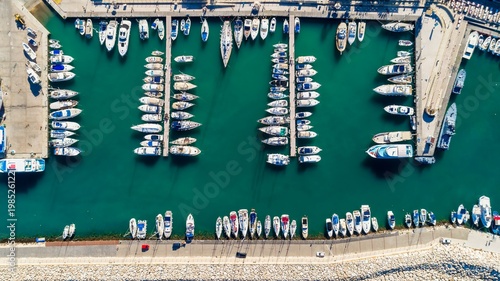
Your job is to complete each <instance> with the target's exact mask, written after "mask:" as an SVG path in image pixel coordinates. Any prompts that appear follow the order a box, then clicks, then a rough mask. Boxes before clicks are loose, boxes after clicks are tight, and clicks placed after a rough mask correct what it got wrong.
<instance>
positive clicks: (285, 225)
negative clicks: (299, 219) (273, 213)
mask: <svg viewBox="0 0 500 281" xmlns="http://www.w3.org/2000/svg"><path fill="white" fill-rule="evenodd" d="M281 232H283V238H285V239H286V238H287V236H288V233H289V232H290V217H289V216H288V215H286V214H284V215H281Z"/></svg>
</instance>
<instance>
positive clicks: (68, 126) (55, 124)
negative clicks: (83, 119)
mask: <svg viewBox="0 0 500 281" xmlns="http://www.w3.org/2000/svg"><path fill="white" fill-rule="evenodd" d="M51 126H52V128H53V129H62V130H70V131H77V130H78V129H80V124H78V123H76V122H71V121H63V122H60V121H52V122H51Z"/></svg>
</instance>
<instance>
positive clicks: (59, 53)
mask: <svg viewBox="0 0 500 281" xmlns="http://www.w3.org/2000/svg"><path fill="white" fill-rule="evenodd" d="M49 55H51V56H62V55H64V51H63V50H58V49H56V50H51V51H49Z"/></svg>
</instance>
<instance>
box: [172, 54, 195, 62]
mask: <svg viewBox="0 0 500 281" xmlns="http://www.w3.org/2000/svg"><path fill="white" fill-rule="evenodd" d="M193 60H194V56H187V55H182V56H177V57H175V58H174V61H175V62H178V63H186V62H193Z"/></svg>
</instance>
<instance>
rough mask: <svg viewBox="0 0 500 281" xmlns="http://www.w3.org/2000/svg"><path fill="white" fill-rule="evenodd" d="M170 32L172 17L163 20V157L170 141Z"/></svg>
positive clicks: (166, 154)
mask: <svg viewBox="0 0 500 281" xmlns="http://www.w3.org/2000/svg"><path fill="white" fill-rule="evenodd" d="M171 31H172V17H170V16H167V17H166V18H165V67H164V68H165V104H164V114H165V118H163V156H164V157H167V156H168V152H169V149H168V145H169V141H170V139H169V138H170V82H171V81H172V77H171V74H172V67H171V64H172V40H170V33H171Z"/></svg>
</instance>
